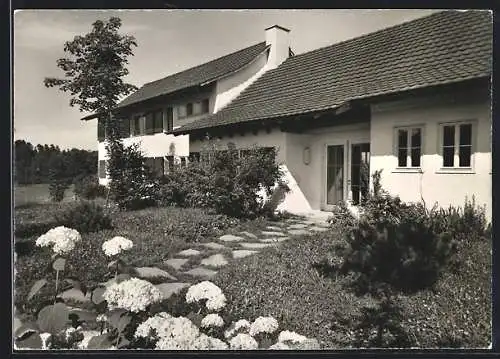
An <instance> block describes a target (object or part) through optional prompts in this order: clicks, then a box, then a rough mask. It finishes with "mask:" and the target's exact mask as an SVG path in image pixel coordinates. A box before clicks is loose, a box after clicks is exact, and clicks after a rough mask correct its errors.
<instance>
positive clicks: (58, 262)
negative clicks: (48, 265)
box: [52, 258, 66, 271]
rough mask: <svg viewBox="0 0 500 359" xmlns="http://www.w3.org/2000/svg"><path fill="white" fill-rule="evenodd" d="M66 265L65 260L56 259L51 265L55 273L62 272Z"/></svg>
mask: <svg viewBox="0 0 500 359" xmlns="http://www.w3.org/2000/svg"><path fill="white" fill-rule="evenodd" d="M65 265H66V259H64V258H57V259H56V260H55V261H54V263H52V268H54V270H56V271H61V270H64V266H65Z"/></svg>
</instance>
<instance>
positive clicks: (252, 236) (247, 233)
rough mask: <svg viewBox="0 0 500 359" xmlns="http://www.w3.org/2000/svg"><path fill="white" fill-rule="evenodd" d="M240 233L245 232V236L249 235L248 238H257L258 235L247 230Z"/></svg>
mask: <svg viewBox="0 0 500 359" xmlns="http://www.w3.org/2000/svg"><path fill="white" fill-rule="evenodd" d="M240 234H243V235H244V236H247V237H248V238H252V239H257V236H256V235H255V234H253V233H250V232H247V231H243V232H240Z"/></svg>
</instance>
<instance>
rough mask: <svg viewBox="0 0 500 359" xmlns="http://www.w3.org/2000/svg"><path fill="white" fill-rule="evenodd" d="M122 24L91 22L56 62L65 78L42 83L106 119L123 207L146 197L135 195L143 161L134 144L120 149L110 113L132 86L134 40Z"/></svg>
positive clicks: (118, 128)
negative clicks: (130, 61)
mask: <svg viewBox="0 0 500 359" xmlns="http://www.w3.org/2000/svg"><path fill="white" fill-rule="evenodd" d="M120 27H121V20H120V19H119V18H117V17H112V18H110V19H109V20H108V21H107V22H105V21H101V20H98V21H96V22H94V23H93V24H92V31H91V32H89V33H87V34H85V35H84V36H75V38H74V39H73V41H68V42H66V43H65V45H64V51H65V52H66V54H67V55H68V57H66V58H61V59H59V60H58V61H57V66H58V67H59V68H60V69H61V70H63V71H64V75H65V78H64V79H58V78H46V79H45V80H44V84H45V86H47V87H54V86H56V87H59V89H60V90H61V91H63V92H69V93H70V94H71V99H70V105H71V106H75V105H76V106H78V107H79V109H80V111H88V112H93V113H96V114H97V115H98V116H99V119H98V121H104V128H105V133H106V145H105V147H106V151H107V153H108V155H109V162H108V165H109V176H110V180H111V183H110V190H111V194H112V195H113V198H114V199H115V200H116V201H117V203H118V205H119V206H120V207H121V208H135V207H136V206H138V205H139V204H142V203H143V200H144V199H143V198H142V194H141V197H138V198H135V197H133V194H134V192H135V191H136V190H137V186H139V189H142V188H143V187H141V183H140V182H141V179H142V177H141V175H142V173H141V172H142V167H143V162H144V161H143V158H142V157H141V155H140V153H139V152H138V151H137V150H136V148H135V147H129V148H125V147H124V145H123V143H122V141H121V132H122V125H123V124H122V122H123V121H120V119H118V118H117V117H116V116H115V114H114V113H113V112H114V111H115V108H116V105H117V103H118V101H119V100H120V98H121V97H122V96H126V95H128V94H130V93H131V92H133V91H134V90H136V87H135V86H133V85H131V84H128V83H126V82H124V81H123V79H124V77H125V76H127V75H128V73H129V71H128V69H127V68H126V65H127V64H128V60H127V58H128V57H129V56H132V55H133V52H132V48H133V47H134V46H137V43H136V41H135V38H134V37H133V36H128V35H121V34H120V33H119V32H118V30H119V29H120ZM139 162H141V163H140V164H139ZM138 172H139V173H138ZM131 180H135V181H137V182H139V183H138V184H137V183H134V182H131ZM125 181H129V182H130V183H132V184H133V185H132V188H130V187H129V186H126V183H127V182H125Z"/></svg>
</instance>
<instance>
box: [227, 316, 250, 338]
mask: <svg viewBox="0 0 500 359" xmlns="http://www.w3.org/2000/svg"><path fill="white" fill-rule="evenodd" d="M242 329H243V330H245V331H247V332H248V329H250V322H249V321H248V320H246V319H240V320H238V321H237V322H236V323H234V324H232V325H231V327H230V328H229V329H228V330H226V332H225V333H224V336H225V337H226V339H228V338H230V337H232V336H233V335H234V334H235V333H237V332H238V331H239V330H242Z"/></svg>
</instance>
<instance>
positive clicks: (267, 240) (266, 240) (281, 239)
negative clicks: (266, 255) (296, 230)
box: [260, 237, 290, 243]
mask: <svg viewBox="0 0 500 359" xmlns="http://www.w3.org/2000/svg"><path fill="white" fill-rule="evenodd" d="M287 239H290V237H275V238H263V239H261V240H260V241H261V242H262V243H279V242H284V241H286V240H287Z"/></svg>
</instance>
